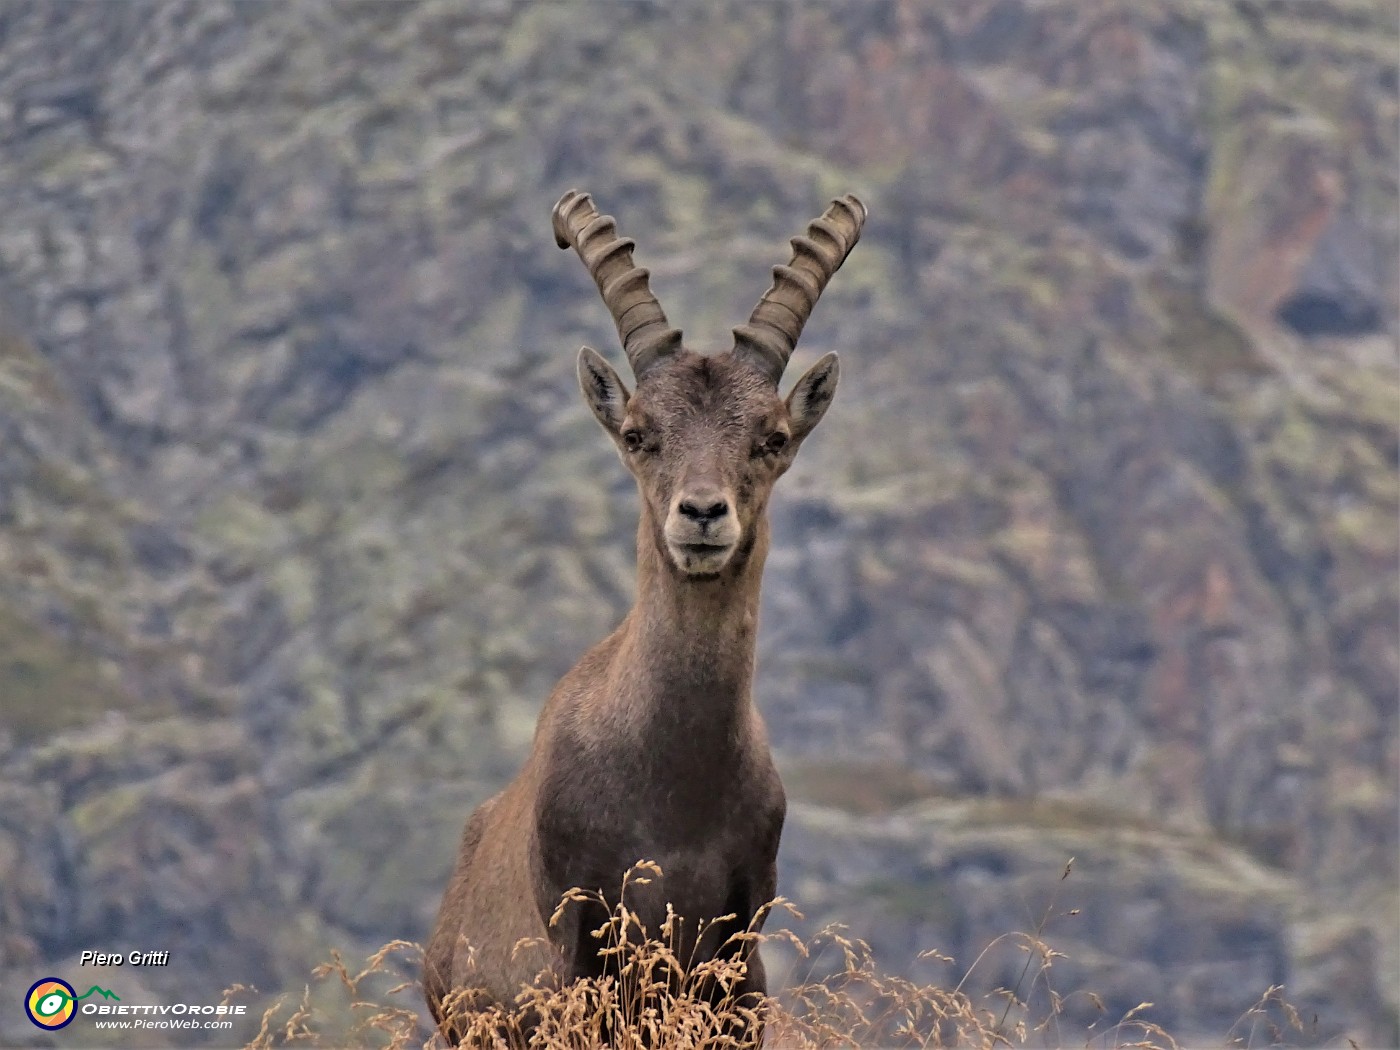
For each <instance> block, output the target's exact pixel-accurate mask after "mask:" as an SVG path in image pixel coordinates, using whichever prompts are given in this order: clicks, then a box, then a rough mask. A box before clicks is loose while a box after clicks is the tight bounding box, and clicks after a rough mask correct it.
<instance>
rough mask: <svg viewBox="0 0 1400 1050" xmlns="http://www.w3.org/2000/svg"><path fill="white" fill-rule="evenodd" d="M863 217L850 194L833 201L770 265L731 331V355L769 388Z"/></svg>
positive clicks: (862, 208) (857, 233)
mask: <svg viewBox="0 0 1400 1050" xmlns="http://www.w3.org/2000/svg"><path fill="white" fill-rule="evenodd" d="M865 216H866V210H865V205H864V204H862V203H861V202H860V201H859V200H858V199H857V198H856V197H854V196H852V195H851V194H849V193H848V194H846V195H845V196H844V197H837V198H836V199H835V200H833V201H832V202H831V206H830V207H829V208H827V209H826V211H825V213H823V214H822V215H821V217H819V218H816V219H813V220H812V221H811V223H810V224H809V225H808V227H807V233H806V234H805V235H804V236H801V237H794V238H793V239H792V250H793V256H792V261H791V262H790V263H788V264H787V265H786V266H775V267H773V287H771V288H769V289H768V291H766V292H764V293H763V298H762V299H760V300H759V301H758V305H757V306H755V307H754V309H753V314H752V315H751V316H750V317H749V323H748V324H741V325H739V327H737V328H735V329H734V353H735V354H737V355H739V356H740V357H743V358H745V359H746V360H748V361H749V362H750V363H751V364H753V365H754V366H755V367H756V368H758V369H759V370H760V371H762V372H765V373H767V375H768V376H769V377H770V378H771V379H772V380H773V384H774V385H775V386H776V385H777V383H778V380H779V379H781V378H782V376H783V369H784V368H786V367H787V363H788V358H789V357H791V356H792V348H793V347H794V346H796V345H797V340H798V337H799V336H801V335H802V327H803V325H805V324H806V323H807V318H808V317H810V316H811V313H812V307H814V306H816V304H817V299H818V297H820V296H821V294H822V290H823V289H824V288H825V287H826V283H827V281H829V280H831V275H832V274H834V273H835V272H836V271H837V270H839V269H840V268H841V264H842V263H843V262H845V261H846V256H847V255H849V254H850V253H851V249H852V248H854V247H855V246H856V241H858V240H860V228H861V227H862V226H863V225H865Z"/></svg>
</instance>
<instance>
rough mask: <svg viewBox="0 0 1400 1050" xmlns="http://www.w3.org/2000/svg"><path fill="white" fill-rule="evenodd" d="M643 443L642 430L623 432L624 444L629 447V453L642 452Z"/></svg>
mask: <svg viewBox="0 0 1400 1050" xmlns="http://www.w3.org/2000/svg"><path fill="white" fill-rule="evenodd" d="M642 441H643V439H642V432H641V431H640V430H624V431H623V432H622V443H623V445H625V446H626V447H627V451H628V452H640V451H641V448H642Z"/></svg>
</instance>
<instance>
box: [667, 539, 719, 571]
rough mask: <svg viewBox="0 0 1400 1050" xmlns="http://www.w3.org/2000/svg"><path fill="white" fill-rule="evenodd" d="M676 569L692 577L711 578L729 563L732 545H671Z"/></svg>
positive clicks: (669, 543)
mask: <svg viewBox="0 0 1400 1050" xmlns="http://www.w3.org/2000/svg"><path fill="white" fill-rule="evenodd" d="M667 546H668V547H670V548H671V557H672V558H673V559H674V560H675V563H676V568H678V569H680V570H681V571H682V572H686V573H689V574H690V575H692V576H713V575H714V574H715V573H717V572H719V571H720V570H721V569H723V568H724V567H725V565H727V564H728V563H729V556H730V555H731V554H733V553H734V547H735V545H734V544H733V543H671V542H668V543H667Z"/></svg>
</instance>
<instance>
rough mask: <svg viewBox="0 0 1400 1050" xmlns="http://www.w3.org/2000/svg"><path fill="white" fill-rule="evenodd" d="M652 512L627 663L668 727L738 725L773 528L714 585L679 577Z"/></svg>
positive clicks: (642, 533) (643, 539)
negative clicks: (634, 671)
mask: <svg viewBox="0 0 1400 1050" xmlns="http://www.w3.org/2000/svg"><path fill="white" fill-rule="evenodd" d="M660 542H661V541H660V530H659V529H658V528H657V527H656V525H655V524H654V522H653V521H652V519H651V516H650V514H649V513H648V512H646V511H644V512H643V514H642V521H641V527H640V528H639V529H638V533H637V603H636V605H635V606H634V607H633V609H632V612H631V614H630V615H629V616H628V618H627V630H626V640H625V641H624V643H623V645H624V647H625V648H626V649H629V650H630V652H629V653H628V654H627V656H626V657H624V659H625V661H626V663H627V665H628V666H630V667H632V668H635V669H637V671H638V672H639V673H638V674H637V681H636V683H635V688H637V689H638V693H639V695H638V696H637V697H635V698H634V699H643V698H644V699H645V701H646V703H647V706H649V707H651V708H653V709H655V711H656V714H657V716H658V717H659V718H660V719H661V720H662V721H663V722H664V723H666V724H669V725H673V726H676V727H677V728H680V727H681V726H682V725H685V724H688V723H690V722H691V721H692V719H694V720H698V721H701V722H704V723H705V724H707V725H710V726H714V727H719V726H721V725H731V726H732V724H733V719H734V718H736V717H737V716H738V715H740V714H741V713H742V712H743V710H744V708H745V707H746V706H747V704H748V702H749V697H750V690H751V686H752V682H753V667H754V652H755V647H756V643H757V637H758V603H759V590H760V583H761V581H762V576H763V562H764V560H765V558H766V557H767V554H768V523H767V521H766V520H763V519H760V520H759V522H758V523H757V524H756V526H755V531H754V535H753V542H752V543H751V544H749V545H748V549H747V550H741V551H739V552H737V553H736V554H735V562H734V563H731V565H730V566H728V567H726V569H725V571H724V572H722V573H721V574H720V575H719V576H718V577H716V578H714V579H695V578H692V577H688V576H686V575H685V574H683V573H681V572H680V571H679V570H677V569H676V568H675V567H674V565H673V564H672V563H671V561H670V559H669V557H668V555H667V554H666V552H665V551H663V550H661V549H660V547H659V543H660Z"/></svg>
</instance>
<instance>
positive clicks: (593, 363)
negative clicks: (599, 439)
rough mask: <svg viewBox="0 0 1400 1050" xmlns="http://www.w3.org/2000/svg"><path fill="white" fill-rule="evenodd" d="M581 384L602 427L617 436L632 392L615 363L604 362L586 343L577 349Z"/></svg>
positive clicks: (584, 397)
mask: <svg viewBox="0 0 1400 1050" xmlns="http://www.w3.org/2000/svg"><path fill="white" fill-rule="evenodd" d="M578 385H579V386H580V387H581V388H582V389H583V399H584V400H585V401H587V402H588V407H589V408H591V409H592V410H593V414H594V415H595V416H597V417H598V422H599V423H602V424H603V429H604V430H606V431H607V432H608V433H609V434H611V435H612V436H613V437H617V435H618V434H619V433H620V432H621V430H622V420H623V418H624V417H625V416H626V415H627V399H628V398H629V397H631V395H630V394H629V393H628V392H627V388H626V387H625V386H623V385H622V379H621V378H620V377H619V376H618V374H617V373H616V372H615V371H613V367H612V365H610V364H608V363H607V362H606V361H604V360H603V355H602V354H600V353H598V351H597V350H594V349H593V348H592V347H591V346H585V347H584V348H583V349H582V350H580V351H579V352H578Z"/></svg>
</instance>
